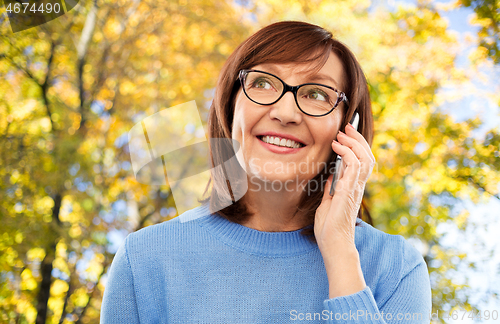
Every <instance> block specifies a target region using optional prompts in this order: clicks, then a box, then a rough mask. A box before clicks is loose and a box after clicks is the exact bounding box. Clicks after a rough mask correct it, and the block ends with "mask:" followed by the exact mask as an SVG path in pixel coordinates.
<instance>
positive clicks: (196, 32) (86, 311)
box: [0, 0, 500, 324]
mask: <svg viewBox="0 0 500 324" xmlns="http://www.w3.org/2000/svg"><path fill="white" fill-rule="evenodd" d="M0 15H1V16H0V35H1V36H0V229H1V230H0V323H40V324H41V323H52V324H55V323H98V322H99V310H100V305H101V299H102V295H103V291H104V289H105V286H106V271H107V269H108V268H109V265H110V263H111V261H112V259H113V255H114V253H115V252H116V250H117V248H118V246H119V245H120V244H121V242H122V241H123V239H124V237H125V236H126V235H127V234H128V233H130V232H132V231H136V230H138V229H140V228H142V227H145V226H149V225H152V224H156V223H159V222H163V221H166V220H169V219H171V218H173V217H176V216H177V211H176V208H175V204H174V201H173V199H172V197H171V192H170V190H169V188H168V186H158V185H156V186H154V185H145V184H140V183H138V182H137V181H136V179H135V178H134V174H133V172H132V169H131V163H130V156H129V152H128V145H127V141H128V137H127V133H128V131H129V130H130V129H131V127H132V126H133V125H134V124H136V123H138V122H140V121H141V120H142V119H144V118H145V117H147V116H150V115H152V114H154V113H156V112H158V111H160V110H162V109H166V108H168V107H171V106H174V105H177V104H181V103H184V102H187V101H191V100H195V101H196V103H197V106H198V109H199V111H200V115H201V116H202V119H203V123H204V125H205V127H206V117H207V113H208V108H209V106H210V101H211V97H212V95H213V88H214V86H215V83H216V79H217V76H218V72H219V70H220V68H221V66H222V64H223V63H224V61H225V60H226V58H227V57H228V55H229V54H230V53H231V52H232V51H233V50H234V49H235V48H236V46H237V45H238V44H239V43H240V42H241V41H243V40H244V39H245V38H246V37H248V36H249V35H251V34H252V33H253V32H255V31H256V30H257V29H259V28H260V27H262V26H264V25H267V24H269V23H272V22H275V21H279V20H302V21H308V22H312V23H315V24H319V25H321V26H323V27H325V28H327V29H329V30H330V31H332V32H333V34H334V35H335V36H336V37H337V38H338V39H340V40H341V41H343V42H345V43H346V44H347V45H348V46H349V47H350V48H351V49H352V50H353V51H354V52H355V54H356V55H357V57H358V58H359V60H360V62H361V65H362V66H363V68H364V71H365V73H366V76H367V79H368V82H369V85H370V91H371V95H372V101H373V112H374V115H375V139H374V143H373V152H374V155H375V157H376V159H377V163H378V165H377V168H376V170H374V173H373V175H372V177H371V179H370V181H369V183H368V184H367V188H366V193H367V196H368V198H369V203H370V211H371V215H372V217H373V223H374V226H375V227H376V228H378V229H380V230H382V231H385V232H387V233H390V234H401V235H403V236H404V237H406V238H407V239H408V240H409V241H410V242H411V243H412V244H413V245H414V246H415V247H417V248H418V249H419V251H421V253H422V255H423V256H424V258H425V260H426V262H427V266H428V269H429V272H430V278H431V284H432V293H433V312H439V320H435V321H433V323H472V322H473V321H475V322H484V323H498V322H499V321H500V319H498V321H494V320H493V319H492V318H493V316H494V311H495V310H496V311H497V315H498V312H500V296H499V294H500V255H499V254H500V252H499V251H498V247H500V235H499V234H498V233H500V225H499V223H500V222H499V220H498V215H499V211H500V194H499V192H500V186H499V183H500V181H499V180H500V153H499V151H500V115H499V114H500V81H499V79H500V27H499V21H500V2H499V1H498V0H484V1H474V0H472V1H471V0H458V1H451V2H448V1H445V2H443V1H413V0H411V1H410V0H408V1H375V0H374V1H369V0H361V1H354V0H336V1H332V0H330V1H323V0H287V1H282V0H259V1H253V0H217V1H207V0H190V1H187V0H167V1H164V0H154V1H153V0H128V1H125V0H116V1H112V0H96V1H91V0H82V1H80V3H79V4H78V5H77V6H76V7H75V8H73V9H72V10H71V11H69V12H68V13H67V14H65V15H63V16H61V17H59V18H57V19H55V20H53V21H50V22H48V23H46V24H44V25H40V26H38V27H36V28H31V29H27V30H24V31H20V32H17V33H13V32H12V30H11V27H10V25H9V20H8V18H7V14H6V9H5V6H4V7H2V8H1V9H0ZM284 298H286V296H285V297H284ZM453 310H456V311H457V312H458V313H457V314H458V315H459V316H456V317H450V318H448V319H446V318H445V314H446V313H448V314H451V312H452V311H453ZM465 311H469V312H470V311H474V312H475V313H476V314H477V313H478V312H481V313H480V314H481V317H482V318H481V319H479V318H476V319H475V320H473V319H471V318H470V313H467V314H466V317H465V318H463V319H462V316H463V314H464V312H465ZM486 311H489V319H486ZM124 324H125V323H124Z"/></svg>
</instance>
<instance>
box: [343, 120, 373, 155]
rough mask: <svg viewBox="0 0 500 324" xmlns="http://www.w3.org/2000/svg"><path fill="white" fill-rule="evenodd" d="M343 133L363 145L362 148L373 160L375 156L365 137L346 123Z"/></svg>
mask: <svg viewBox="0 0 500 324" xmlns="http://www.w3.org/2000/svg"><path fill="white" fill-rule="evenodd" d="M345 133H346V134H347V135H349V136H351V137H353V138H355V139H356V140H357V141H358V142H359V143H361V145H363V148H364V149H365V150H366V152H367V153H368V155H369V156H370V157H371V158H372V159H373V161H375V157H374V156H373V153H372V150H371V148H370V144H368V142H367V141H366V138H365V137H364V136H363V135H362V134H361V133H360V132H358V131H357V130H356V129H354V127H353V126H352V125H351V124H349V123H348V124H347V126H346V128H345Z"/></svg>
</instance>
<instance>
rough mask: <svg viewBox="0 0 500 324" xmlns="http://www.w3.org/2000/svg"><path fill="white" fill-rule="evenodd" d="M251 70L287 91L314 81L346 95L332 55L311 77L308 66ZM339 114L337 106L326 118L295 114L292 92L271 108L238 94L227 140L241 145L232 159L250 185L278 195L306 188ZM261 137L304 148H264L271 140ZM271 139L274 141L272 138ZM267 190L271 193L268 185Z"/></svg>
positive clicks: (325, 155) (327, 151) (322, 160)
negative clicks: (273, 77) (269, 76)
mask: <svg viewBox="0 0 500 324" xmlns="http://www.w3.org/2000/svg"><path fill="white" fill-rule="evenodd" d="M252 69H255V70H260V71H264V72H269V73H272V74H274V75H276V76H278V77H279V78H280V79H282V80H283V81H284V82H285V83H287V84H289V85H291V86H295V85H299V84H303V83H309V82H314V83H320V84H324V85H328V86H331V87H333V88H335V89H338V90H339V91H344V90H345V89H343V88H342V84H343V83H344V80H343V75H344V71H343V68H342V63H341V61H340V60H339V58H338V57H337V56H336V55H335V54H333V53H331V54H330V57H329V59H328V61H327V62H326V64H325V65H324V66H323V67H322V68H321V70H319V71H318V72H317V73H313V72H312V71H313V65H312V64H301V65H297V64H259V65H256V66H253V67H252ZM344 109H345V107H343V103H340V104H339V105H338V106H337V108H335V109H334V110H333V111H332V112H331V113H330V114H328V115H326V116H322V117H313V116H308V115H305V114H304V113H302V112H301V111H300V110H299V108H298V107H297V104H296V103H295V99H294V97H293V93H292V92H287V93H286V94H285V95H284V96H283V97H282V98H281V99H280V100H279V101H278V102H276V103H275V104H273V105H270V106H262V105H259V104H256V103H254V102H252V101H250V100H249V99H248V98H247V97H246V95H245V94H244V92H243V91H242V89H240V90H239V92H238V94H237V96H236V100H235V110H234V119H233V125H232V138H233V139H235V140H237V141H238V142H239V143H240V145H241V148H240V151H239V152H238V154H237V158H238V161H239V163H240V164H241V165H242V167H243V168H244V169H245V170H246V172H247V174H248V175H249V176H250V182H251V184H256V183H257V181H260V182H267V184H266V186H267V185H271V184H272V185H273V188H272V189H274V190H280V191H281V190H290V191H292V190H293V191H295V188H296V185H301V184H302V185H304V186H305V185H306V184H307V181H309V180H310V179H312V178H313V177H314V176H315V175H316V174H318V173H319V172H320V171H321V169H322V167H323V166H324V165H325V164H324V163H326V162H327V159H328V158H329V156H330V154H331V153H332V148H331V143H332V141H333V140H334V139H335V138H336V134H337V132H338V131H339V127H340V123H341V120H342V114H343V110H344ZM266 134H267V135H268V136H269V135H278V137H279V141H280V144H284V142H282V141H281V139H283V138H284V139H285V140H287V141H288V139H296V140H298V141H299V142H300V143H302V144H303V146H302V147H300V148H287V147H282V146H276V145H272V144H268V143H265V142H264V141H263V139H264V140H267V141H269V140H270V136H269V137H267V138H263V136H264V135H266ZM273 137H274V140H275V141H276V136H273ZM286 144H290V142H287V143H286ZM292 145H293V142H292ZM318 163H319V164H318ZM321 163H323V164H321ZM295 182H297V183H295ZM261 185H262V183H261ZM318 185H319V184H318ZM250 186H251V185H250ZM268 189H270V190H272V189H271V187H270V186H269V187H268Z"/></svg>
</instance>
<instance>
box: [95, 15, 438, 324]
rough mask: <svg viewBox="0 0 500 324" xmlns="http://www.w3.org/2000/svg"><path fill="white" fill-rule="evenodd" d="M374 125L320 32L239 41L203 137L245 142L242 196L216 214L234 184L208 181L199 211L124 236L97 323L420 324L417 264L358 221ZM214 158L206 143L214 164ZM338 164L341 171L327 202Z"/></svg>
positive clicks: (348, 66) (338, 52) (423, 289)
mask: <svg viewBox="0 0 500 324" xmlns="http://www.w3.org/2000/svg"><path fill="white" fill-rule="evenodd" d="M355 111H356V112H357V113H359V117H360V124H359V132H358V131H356V130H355V129H354V128H353V127H351V126H350V125H348V121H349V120H350V118H351V117H352V116H353V114H354V113H355ZM372 124H373V118H372V112H371V108H370V98H369V93H368V89H367V84H366V80H365V78H364V75H363V72H362V70H361V68H360V66H359V64H358V62H357V61H356V59H355V57H354V55H353V54H352V53H351V52H350V51H349V50H348V49H347V48H346V47H345V46H344V45H343V44H341V43H340V42H338V41H336V40H335V39H333V38H332V35H331V34H330V33H329V32H328V31H326V30H324V29H323V28H321V27H318V26H315V25H311V24H307V23H304V22H280V23H276V24H272V25H270V26H267V27H265V28H263V29H261V30H260V31H258V32H257V33H256V34H254V35H253V36H251V37H250V38H248V39H247V40H246V41H244V42H243V43H242V44H241V45H240V46H239V47H238V48H237V49H236V50H235V52H234V53H233V54H232V55H231V56H230V57H229V59H228V60H227V62H226V64H225V66H224V67H223V69H222V72H221V74H220V77H219V80H218V83H217V87H216V93H215V98H214V101H213V104H212V107H211V110H210V117H209V131H210V138H212V139H214V138H226V139H233V140H236V141H237V142H238V143H239V144H240V150H238V152H237V161H238V164H239V167H240V168H242V169H244V170H245V171H246V175H247V177H248V178H247V180H248V188H247V191H246V193H245V194H244V195H243V197H242V199H239V200H237V201H235V202H234V203H232V204H230V205H229V206H223V208H220V206H221V204H220V201H221V200H224V199H223V198H224V197H225V196H227V195H228V194H230V195H232V196H231V197H233V199H234V194H233V191H234V189H235V186H234V183H233V187H231V183H230V185H229V187H227V186H226V185H227V183H228V182H226V181H225V179H226V177H225V176H227V172H228V171H227V170H226V173H225V174H222V173H220V174H219V173H217V172H214V173H213V174H212V184H213V188H212V193H211V196H210V197H209V198H208V199H207V200H205V201H204V203H205V204H203V206H201V207H198V208H195V209H193V210H190V211H188V212H186V213H184V214H183V215H181V216H179V217H177V218H175V219H173V220H170V221H167V222H164V223H162V224H158V225H155V226H150V227H147V228H145V229H142V230H140V231H138V232H136V233H133V234H131V235H129V236H128V237H127V239H126V241H125V243H124V245H123V246H122V247H121V248H120V249H119V251H118V252H117V254H116V256H115V259H114V260H113V264H112V266H111V268H110V272H109V279H108V282H107V286H106V290H105V293H104V299H103V305H102V313H101V322H102V323H289V322H293V321H301V320H307V321H308V322H313V323H326V322H328V323H389V322H393V321H396V322H405V323H429V314H430V312H431V289H430V283H429V275H428V271H427V267H426V264H425V262H424V260H423V258H422V256H421V255H420V254H419V253H418V251H417V250H416V249H415V248H413V247H412V246H411V245H410V244H409V243H408V242H407V241H406V240H405V239H404V238H403V237H402V236H399V235H388V234H385V233H383V232H381V231H379V230H376V229H374V228H373V227H371V226H370V225H368V224H367V223H365V222H364V221H362V219H361V212H360V204H361V201H362V196H363V192H364V188H365V183H366V181H367V180H368V178H369V176H370V174H371V172H372V169H373V166H374V163H375V159H374V157H373V154H372V152H371V149H370V144H371V141H372V134H373V126H372ZM346 125H347V126H346ZM344 128H345V133H344V132H342V131H340V130H341V129H344ZM335 139H337V140H338V142H337V141H336V140H335ZM223 155H224V154H223V152H222V151H221V147H219V146H217V145H211V158H212V161H213V163H214V165H220V164H221V163H222V162H223V161H225V160H227V156H226V157H223ZM337 155H339V156H341V157H342V159H343V163H344V164H345V166H346V168H345V171H344V172H343V175H342V176H341V178H340V180H339V181H338V183H337V184H336V190H335V194H334V195H333V196H330V194H329V188H330V185H331V183H332V179H333V177H332V175H331V172H332V169H331V168H330V167H327V166H331V163H332V162H333V161H335V158H336V156H337ZM233 167H234V166H233ZM229 169H230V172H233V171H234V170H233V169H232V167H230V168H229ZM218 170H220V168H219V169H218ZM221 172H222V171H221ZM304 184H305V185H304ZM245 188H246V187H245ZM215 211H217V212H215Z"/></svg>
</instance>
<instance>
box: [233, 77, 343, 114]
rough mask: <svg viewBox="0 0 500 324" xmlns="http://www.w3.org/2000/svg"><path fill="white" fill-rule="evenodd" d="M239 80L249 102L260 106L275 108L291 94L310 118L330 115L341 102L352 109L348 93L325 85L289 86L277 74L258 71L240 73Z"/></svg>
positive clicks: (305, 84)
mask: <svg viewBox="0 0 500 324" xmlns="http://www.w3.org/2000/svg"><path fill="white" fill-rule="evenodd" d="M238 78H239V79H240V83H241V86H242V88H243V92H244V93H245V95H246V96H247V98H248V99H250V100H251V101H253V102H255V103H256V104H259V105H264V106H268V105H272V104H274V103H276V102H278V100H280V99H281V97H283V96H284V95H285V93H287V92H288V91H291V92H292V93H293V96H294V98H295V102H296V103H297V107H299V109H300V111H302V112H303V113H304V114H306V115H309V116H314V117H321V116H325V115H328V114H329V113H331V112H332V111H333V110H334V109H335V108H336V107H337V106H338V105H339V103H341V102H344V103H345V104H346V105H347V106H349V100H347V97H346V95H345V93H343V92H342V91H339V90H337V89H334V88H332V87H329V86H326V85H324V84H319V83H304V84H301V85H298V86H290V85H288V84H286V83H285V82H284V81H283V80H281V79H280V78H278V77H277V76H275V75H274V74H271V73H267V72H263V71H258V70H241V71H240V74H239V76H238Z"/></svg>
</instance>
